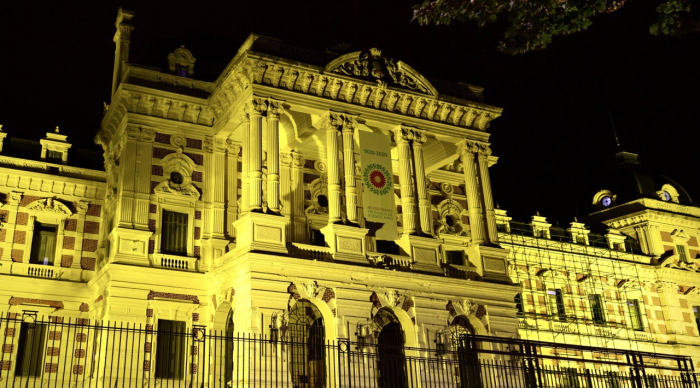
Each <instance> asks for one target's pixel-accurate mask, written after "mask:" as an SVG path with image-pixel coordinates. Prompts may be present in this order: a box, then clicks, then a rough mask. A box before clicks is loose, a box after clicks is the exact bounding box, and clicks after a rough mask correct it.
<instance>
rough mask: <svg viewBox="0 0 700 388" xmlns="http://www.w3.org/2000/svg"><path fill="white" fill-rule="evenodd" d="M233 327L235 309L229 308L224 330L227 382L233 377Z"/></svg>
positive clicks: (225, 376) (225, 375) (225, 374)
mask: <svg viewBox="0 0 700 388" xmlns="http://www.w3.org/2000/svg"><path fill="white" fill-rule="evenodd" d="M233 328H234V326H233V310H229V312H228V316H227V317H226V327H225V331H224V335H225V336H224V378H225V380H224V381H226V382H227V383H229V382H230V381H231V380H232V379H233V352H234V350H233V332H234V331H233Z"/></svg>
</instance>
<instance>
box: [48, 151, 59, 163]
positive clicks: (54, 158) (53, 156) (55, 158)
mask: <svg viewBox="0 0 700 388" xmlns="http://www.w3.org/2000/svg"><path fill="white" fill-rule="evenodd" d="M46 160H47V161H49V162H54V163H60V162H62V161H63V152H60V151H51V150H48V151H46Z"/></svg>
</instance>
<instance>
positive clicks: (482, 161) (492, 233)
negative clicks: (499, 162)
mask: <svg viewBox="0 0 700 388" xmlns="http://www.w3.org/2000/svg"><path fill="white" fill-rule="evenodd" d="M478 155H479V156H478V158H479V178H480V181H481V194H482V196H483V199H484V213H485V214H486V232H487V236H488V242H490V243H491V244H498V230H497V229H496V212H495V211H494V206H493V194H492V192H491V177H490V175H489V156H491V148H490V147H489V146H488V145H487V144H483V143H481V144H479V152H478Z"/></svg>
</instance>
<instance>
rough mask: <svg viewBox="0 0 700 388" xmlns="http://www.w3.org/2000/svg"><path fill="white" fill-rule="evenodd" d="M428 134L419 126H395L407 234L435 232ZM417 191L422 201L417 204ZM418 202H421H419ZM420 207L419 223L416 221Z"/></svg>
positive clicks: (402, 205) (405, 231) (402, 204)
mask: <svg viewBox="0 0 700 388" xmlns="http://www.w3.org/2000/svg"><path fill="white" fill-rule="evenodd" d="M426 140H427V137H426V136H425V134H424V133H423V131H421V130H420V129H418V128H413V127H407V126H404V125H400V126H398V127H397V128H396V129H394V141H395V142H396V148H397V151H398V156H399V183H400V187H401V212H402V213H403V234H404V235H411V234H416V233H417V232H418V231H419V229H418V227H420V232H423V234H426V235H432V228H431V219H430V201H429V200H428V188H427V182H426V178H425V164H424V163H423V144H425V142H426ZM416 195H417V196H418V201H417V202H418V203H417V204H416ZM416 205H417V206H416ZM416 208H417V210H418V219H419V221H420V222H419V223H417V222H416Z"/></svg>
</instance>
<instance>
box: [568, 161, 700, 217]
mask: <svg viewBox="0 0 700 388" xmlns="http://www.w3.org/2000/svg"><path fill="white" fill-rule="evenodd" d="M642 198H649V199H656V200H661V201H665V202H674V203H678V204H682V205H693V201H692V199H691V198H690V195H689V194H688V192H687V191H685V189H683V187H681V186H680V185H679V184H678V183H676V182H675V181H673V180H672V179H670V178H668V177H666V176H664V175H660V174H657V173H654V172H652V171H650V170H648V169H646V168H644V167H643V166H642V165H641V164H640V163H639V160H638V155H637V154H634V153H631V152H626V151H622V152H619V153H617V154H616V155H615V157H614V158H613V161H612V163H611V168H610V169H609V170H608V172H607V173H605V174H603V175H602V176H601V177H600V178H599V179H597V180H596V181H594V183H593V184H592V185H591V186H589V188H588V189H587V190H586V191H585V192H584V193H583V197H582V198H581V200H580V202H579V208H578V209H579V213H580V215H581V216H586V215H588V214H591V213H594V212H598V211H601V210H607V209H609V208H614V207H616V206H618V205H621V204H625V203H629V202H632V201H635V200H638V199H642Z"/></svg>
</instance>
